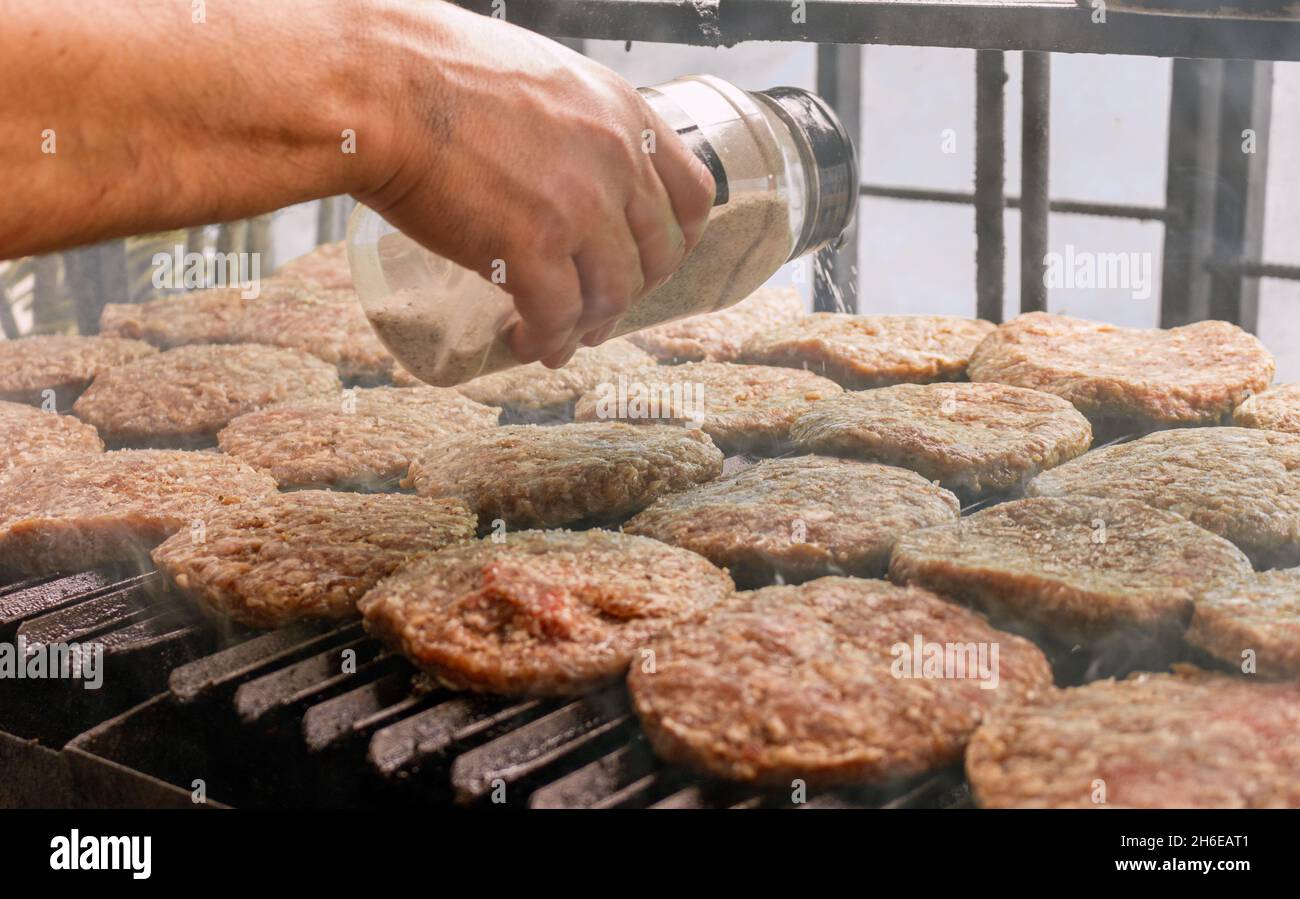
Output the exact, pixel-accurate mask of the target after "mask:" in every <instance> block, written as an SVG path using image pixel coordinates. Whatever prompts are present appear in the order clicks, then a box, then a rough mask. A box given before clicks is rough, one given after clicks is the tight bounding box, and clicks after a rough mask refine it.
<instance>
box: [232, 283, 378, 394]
mask: <svg viewBox="0 0 1300 899" xmlns="http://www.w3.org/2000/svg"><path fill="white" fill-rule="evenodd" d="M234 334H235V339H236V341H237V342H239V343H265V344H269V345H271V346H279V347H286V348H288V349H294V350H302V351H303V352H305V353H311V354H312V355H313V356H315V357H316V358H318V359H324V360H325V361H326V362H328V363H330V364H331V365H334V366H335V367H337V368H338V371H339V377H341V378H343V379H344V380H345V381H348V382H350V383H352V382H355V383H360V384H379V383H383V382H385V381H388V380H389V379H391V378H392V377H393V375H394V373H395V372H396V371H397V370H398V365H397V360H396V359H394V358H393V357H392V355H391V354H390V353H389V352H388V350H386V349H385V348H384V345H383V344H382V343H380V342H379V338H378V337H376V336H375V332H374V330H373V329H372V328H371V327H370V322H369V321H367V320H366V314H365V312H364V311H363V310H362V308H361V302H360V300H358V299H357V295H356V293H354V292H353V291H352V290H351V289H350V288H349V289H335V290H331V289H327V288H324V287H320V286H317V285H311V284H305V285H304V284H297V283H293V282H284V281H278V282H267V284H266V285H264V295H263V297H262V298H261V299H259V300H256V301H254V302H252V303H250V304H249V305H248V307H247V309H245V311H244V314H243V315H242V316H241V317H240V319H239V321H238V322H237V323H236V324H235V328H234Z"/></svg>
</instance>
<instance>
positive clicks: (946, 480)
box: [790, 384, 1092, 499]
mask: <svg viewBox="0 0 1300 899" xmlns="http://www.w3.org/2000/svg"><path fill="white" fill-rule="evenodd" d="M790 437H791V439H792V440H793V441H794V443H795V444H796V445H797V446H798V447H800V448H801V449H803V450H805V451H806V452H814V453H828V454H832V455H837V456H852V457H856V458H860V459H867V460H869V461H872V462H883V463H885V464H887V465H900V466H902V467H904V468H910V469H912V470H913V471H916V472H919V473H920V474H923V475H925V477H927V478H929V479H930V480H932V481H938V482H939V483H941V484H942V485H943V486H944V487H947V488H948V489H949V490H953V491H955V492H956V493H957V494H958V495H959V496H962V497H963V498H965V499H974V498H977V497H979V496H983V495H985V494H988V493H1000V492H1006V491H1010V490H1015V489H1018V488H1020V487H1021V486H1023V484H1024V483H1025V482H1026V481H1028V480H1029V479H1030V478H1032V477H1033V476H1034V475H1036V474H1038V473H1039V472H1041V471H1043V470H1044V469H1047V468H1052V467H1053V466H1056V465H1060V464H1061V463H1062V462H1065V461H1067V460H1069V459H1073V458H1074V457H1076V456H1079V455H1082V454H1083V453H1085V452H1087V450H1088V448H1089V447H1090V446H1091V445H1092V428H1091V426H1089V424H1088V420H1087V419H1086V418H1084V417H1083V416H1082V415H1081V414H1079V412H1078V410H1076V409H1075V408H1074V407H1073V406H1071V405H1070V404H1069V403H1068V402H1066V401H1065V400H1063V399H1061V398H1060V397H1056V396H1052V395H1051V394H1048V393H1042V392H1040V391H1037V390H1024V389H1021V388H1019V387H1007V386H1004V385H1001V384H900V385H897V386H895V387H884V388H881V389H879V390H865V391H861V392H856V393H844V394H841V395H840V396H836V397H831V398H830V399H827V400H823V401H822V402H820V403H817V404H816V405H814V406H813V407H812V408H811V409H809V410H808V411H807V412H805V413H804V414H803V415H801V416H800V417H799V418H798V419H797V420H796V421H795V422H794V424H793V425H792V427H791V428H790Z"/></svg>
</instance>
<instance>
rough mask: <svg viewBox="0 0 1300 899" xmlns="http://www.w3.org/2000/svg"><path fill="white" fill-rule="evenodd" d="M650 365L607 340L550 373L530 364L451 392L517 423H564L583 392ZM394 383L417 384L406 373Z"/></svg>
mask: <svg viewBox="0 0 1300 899" xmlns="http://www.w3.org/2000/svg"><path fill="white" fill-rule="evenodd" d="M653 364H654V360H653V359H651V358H650V357H649V356H647V355H646V354H645V353H644V352H642V351H641V350H639V349H637V348H636V347H635V346H633V345H632V344H630V343H628V342H627V341H626V340H607V341H605V342H604V343H602V344H601V345H600V346H597V347H579V348H578V351H577V352H576V353H574V354H573V358H572V359H570V360H569V361H568V362H567V363H565V365H564V367H563V368H556V369H550V368H547V367H546V366H544V365H542V363H540V362H534V363H532V364H531V365H520V366H517V367H515V368H508V369H506V370H505V371H498V372H493V373H492V374H490V375H484V376H483V377H481V378H475V379H474V380H472V381H470V382H468V383H466V384H461V385H460V386H459V387H457V388H456V389H457V390H459V391H460V392H461V393H463V394H465V396H467V397H469V398H470V399H472V400H474V401H475V402H479V403H484V404H486V405H488V406H500V407H502V408H503V409H504V410H505V412H506V415H507V416H509V417H511V418H513V419H516V420H520V421H523V420H528V421H543V420H565V421H567V420H568V419H570V418H571V417H572V415H573V404H574V403H575V402H577V400H578V397H580V396H582V395H583V394H584V393H586V392H587V391H589V390H595V389H596V387H597V386H598V385H600V384H604V383H614V382H616V381H617V380H618V376H619V375H620V374H622V375H626V374H627V373H628V372H631V371H635V370H637V369H641V368H644V367H645V366H647V365H653ZM394 382H395V383H397V384H418V383H420V382H419V381H417V380H416V379H415V378H414V376H413V375H410V374H407V373H406V372H402V373H401V374H399V375H397V376H396V377H395V378H394Z"/></svg>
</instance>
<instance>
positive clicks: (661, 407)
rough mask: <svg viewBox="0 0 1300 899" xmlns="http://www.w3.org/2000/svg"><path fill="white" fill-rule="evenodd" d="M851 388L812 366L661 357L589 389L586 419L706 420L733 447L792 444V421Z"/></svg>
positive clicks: (761, 449) (582, 416)
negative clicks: (677, 361)
mask: <svg viewBox="0 0 1300 899" xmlns="http://www.w3.org/2000/svg"><path fill="white" fill-rule="evenodd" d="M842 389H843V388H841V387H840V385H838V384H836V383H835V382H834V381H830V380H828V379H826V378H823V377H821V376H820V375H815V374H813V373H812V372H810V371H798V370H796V369H792V368H773V367H770V366H766V365H735V364H733V363H730V362H688V363H686V364H685V365H653V366H650V367H648V368H643V369H639V370H637V371H632V372H629V373H628V374H627V375H626V376H624V375H619V377H618V378H616V379H615V380H614V381H607V382H605V383H603V384H600V385H599V386H598V387H597V388H596V389H595V390H593V391H590V392H588V393H587V394H585V395H584V396H583V397H582V399H580V400H578V404H577V406H576V407H574V410H573V417H574V418H576V419H577V420H578V421H627V422H631V423H632V424H644V423H654V422H660V423H662V422H664V421H678V422H686V423H688V424H690V425H692V426H698V427H699V428H700V429H701V430H703V431H704V433H706V434H708V435H709V436H710V437H712V438H713V442H714V443H716V444H717V445H718V448H719V449H721V450H722V451H723V452H725V453H729V454H730V453H746V452H748V453H767V452H779V451H781V450H783V449H785V448H786V445H787V444H788V442H789V440H788V438H789V431H790V423H791V422H793V421H794V420H795V418H797V417H798V416H799V414H800V412H802V411H804V410H806V409H808V408H809V407H811V406H812V404H813V403H815V402H817V401H818V400H820V399H824V398H825V397H828V396H834V395H835V394H838V393H840V392H841V391H842Z"/></svg>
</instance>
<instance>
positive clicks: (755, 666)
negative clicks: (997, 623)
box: [628, 577, 1052, 788]
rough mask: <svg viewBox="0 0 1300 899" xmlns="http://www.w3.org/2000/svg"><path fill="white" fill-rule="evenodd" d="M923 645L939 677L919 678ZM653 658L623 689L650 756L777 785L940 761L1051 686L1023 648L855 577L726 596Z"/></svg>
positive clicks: (923, 671)
mask: <svg viewBox="0 0 1300 899" xmlns="http://www.w3.org/2000/svg"><path fill="white" fill-rule="evenodd" d="M918 641H919V643H920V650H921V651H920V653H919V654H918V653H916V651H915V650H916V648H917V644H918ZM936 648H937V649H938V650H939V652H940V654H942V653H943V651H944V650H945V649H949V650H950V656H949V657H950V659H951V661H952V662H953V665H952V667H950V668H949V667H945V666H943V665H939V666H933V665H932V666H931V667H929V668H926V667H925V665H924V660H925V659H926V658H927V657H929V655H930V654H931V653H932V652H933V650H934V649H936ZM652 651H653V652H654V657H653V659H652V660H650V661H648V662H647V663H646V664H641V665H633V666H632V670H631V674H630V675H629V677H628V686H629V688H630V689H631V691H632V702H633V706H634V708H635V709H636V713H637V715H638V716H639V717H640V719H641V724H642V726H643V727H644V728H645V732H646V736H647V737H648V738H649V740H650V745H651V746H653V747H654V750H655V752H656V753H657V754H658V755H660V756H661V757H663V758H664V759H666V760H667V761H669V762H672V763H674V764H680V765H686V766H688V767H690V768H694V769H695V770H697V771H702V772H704V773H706V774H710V775H714V776H717V777H723V778H727V779H729V780H739V781H746V782H752V783H758V784H764V785H769V786H784V787H786V788H789V787H790V785H791V782H792V781H793V780H794V779H796V778H799V779H802V780H804V781H805V782H806V783H807V784H808V785H809V786H829V785H837V784H883V783H887V782H889V781H892V780H897V779H900V778H906V777H910V776H914V775H917V774H921V773H923V772H925V771H930V770H932V769H935V768H941V767H944V766H945V765H950V764H953V763H954V762H956V761H958V760H959V759H960V758H961V757H962V752H963V750H964V749H965V747H966V742H967V740H968V739H969V738H970V735H971V733H972V732H973V731H974V730H975V728H976V726H977V725H978V724H979V723H980V721H981V720H982V719H983V718H984V716H985V715H987V714H989V713H990V712H994V711H996V710H1000V709H1003V708H1006V707H1008V706H1014V705H1017V704H1019V703H1021V702H1023V701H1025V700H1026V699H1027V698H1030V697H1032V696H1034V695H1035V694H1036V693H1038V692H1041V691H1049V690H1051V689H1052V675H1051V670H1050V668H1049V667H1048V664H1047V660H1046V659H1045V658H1044V657H1043V654H1042V652H1040V651H1039V650H1038V648H1037V647H1035V646H1034V645H1033V644H1032V643H1030V642H1029V641H1027V640H1023V639H1021V638H1019V637H1014V636H1012V635H1011V634H1007V633H1003V632H1001V631H998V630H994V629H993V628H991V627H989V625H988V623H987V622H985V621H984V619H983V618H981V617H980V616H979V615H976V614H975V613H973V612H970V611H968V610H966V609H963V608H961V607H960V606H955V605H953V604H951V603H947V602H944V601H943V600H942V599H940V598H939V597H937V596H935V595H934V594H932V593H928V592H926V591H925V590H918V589H914V588H902V587H895V586H893V585H892V584H887V583H885V582H884V581H871V580H859V579H856V578H835V577H827V578H821V579H820V580H816V581H810V582H809V583H807V584H803V585H801V586H786V587H767V588H765V589H763V590H758V591H755V592H753V593H738V594H736V595H735V597H734V598H732V599H731V600H729V601H727V602H726V603H724V604H722V605H721V606H719V607H718V608H717V609H715V610H714V611H713V612H712V613H711V614H710V615H709V616H708V618H707V619H705V621H704V622H702V623H700V624H696V625H688V626H685V627H677V628H674V629H673V631H671V632H670V633H667V634H665V635H664V636H663V637H662V638H661V639H659V640H656V641H655V642H654V644H653V645H652ZM994 653H996V656H995V655H994ZM981 661H982V663H983V664H982V665H981V664H980V663H981ZM958 664H960V666H961V667H960V668H958V667H957V666H958Z"/></svg>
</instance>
